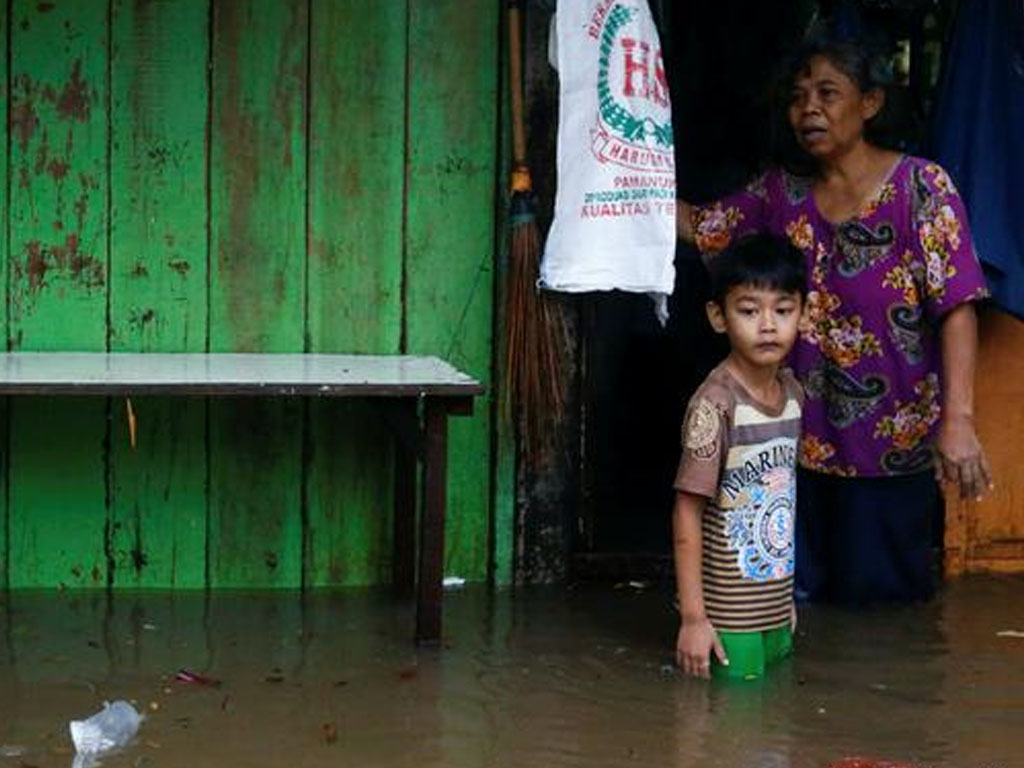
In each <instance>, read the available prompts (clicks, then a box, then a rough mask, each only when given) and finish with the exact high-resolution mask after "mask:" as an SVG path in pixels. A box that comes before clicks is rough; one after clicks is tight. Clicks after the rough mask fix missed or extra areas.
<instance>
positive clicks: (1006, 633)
mask: <svg viewBox="0 0 1024 768" xmlns="http://www.w3.org/2000/svg"><path fill="white" fill-rule="evenodd" d="M996 637H1022V638H1024V632H1022V631H1021V630H1019V629H1004V630H1003V631H1001V632H996Z"/></svg>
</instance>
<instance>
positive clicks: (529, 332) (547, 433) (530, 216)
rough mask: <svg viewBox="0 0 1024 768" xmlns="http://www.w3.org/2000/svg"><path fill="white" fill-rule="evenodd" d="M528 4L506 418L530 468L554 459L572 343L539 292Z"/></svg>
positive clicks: (508, 301) (516, 83) (514, 69)
mask: <svg viewBox="0 0 1024 768" xmlns="http://www.w3.org/2000/svg"><path fill="white" fill-rule="evenodd" d="M521 23H522V3H521V0H510V2H509V4H508V34H509V79H510V81H511V82H510V86H509V93H510V97H511V107H512V109H511V112H512V114H511V118H512V160H513V163H512V178H511V199H510V213H509V224H510V227H511V243H510V248H509V260H510V262H511V263H510V268H509V278H508V288H507V291H506V296H505V392H504V395H505V397H504V407H505V412H506V414H515V415H516V416H517V417H518V426H519V436H520V445H521V446H522V449H523V451H524V453H525V456H526V460H527V463H528V464H529V465H530V466H536V465H537V464H538V463H539V461H540V460H541V459H542V458H544V457H546V455H547V450H546V447H547V446H548V445H549V444H550V442H551V437H552V436H553V427H554V426H555V425H556V424H558V423H559V422H560V421H561V419H562V416H563V415H564V411H565V402H564V399H563V398H564V392H565V389H564V370H563V367H562V365H561V359H560V352H561V343H562V338H563V336H564V328H563V323H562V316H561V313H560V312H559V311H558V308H557V307H555V306H552V304H551V302H550V301H548V300H547V299H546V297H545V296H544V295H543V294H542V293H541V291H540V289H539V288H538V286H537V279H538V274H539V262H540V232H539V231H538V227H537V215H536V210H535V209H536V196H535V195H534V193H533V182H532V180H531V178H530V169H529V166H528V165H527V162H526V128H525V123H524V119H523V60H522V55H523V54H522V36H521Z"/></svg>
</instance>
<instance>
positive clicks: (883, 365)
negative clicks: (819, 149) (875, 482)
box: [693, 156, 988, 477]
mask: <svg viewBox="0 0 1024 768" xmlns="http://www.w3.org/2000/svg"><path fill="white" fill-rule="evenodd" d="M693 224H694V233H695V236H696V243H697V247H698V248H699V249H700V250H701V251H703V252H705V253H710V252H714V251H718V250H721V249H722V248H724V247H726V246H727V245H728V244H729V243H730V241H731V240H732V239H733V238H736V237H741V236H742V235H744V234H749V233H751V232H754V231H763V230H767V231H769V232H772V233H775V234H779V235H785V236H788V237H789V239H790V240H791V241H792V242H793V243H794V244H795V245H796V246H797V247H798V248H800V250H802V251H803V252H804V253H805V254H806V255H807V265H808V279H809V285H808V289H809V290H808V311H809V319H810V323H809V324H808V325H809V329H808V330H807V331H804V332H802V333H801V335H800V339H799V340H798V341H797V344H796V347H795V348H794V350H793V353H792V363H793V368H794V370H795V372H796V374H797V376H798V377H799V379H800V381H801V383H802V384H803V385H804V388H805V389H806V392H807V402H806V406H805V408H804V420H803V437H802V439H801V449H800V461H801V464H802V465H803V466H805V467H807V468H809V469H813V470H817V471H820V472H828V473H832V474H837V475H844V476H849V477H853V476H863V477H878V476H886V475H899V474H909V473H911V472H918V471H922V470H925V469H928V468H929V467H930V466H931V463H932V453H931V443H932V438H933V437H934V432H935V429H936V426H937V424H938V421H939V412H940V403H941V399H940V394H939V384H940V380H941V360H940V349H941V345H940V339H939V332H938V331H939V320H940V318H942V317H943V315H945V314H946V313H947V312H949V311H950V310H951V309H953V308H954V307H956V306H958V305H960V304H962V303H964V302H968V301H975V300H977V299H981V298H984V297H985V296H987V295H988V289H987V288H986V286H985V279H984V276H983V275H982V271H981V267H980V266H979V264H978V257H977V255H976V254H975V251H974V246H973V244H972V242H971V236H970V231H969V228H968V223H967V214H966V211H965V210H964V206H963V203H962V201H961V199H960V196H959V194H957V191H956V189H955V188H954V186H953V183H952V181H951V180H950V178H949V176H948V174H947V173H946V172H945V171H944V170H943V169H942V168H941V167H940V166H938V165H936V164H935V163H932V162H930V161H927V160H923V159H921V158H917V157H911V156H904V157H903V158H901V159H900V161H899V162H898V163H897V164H896V166H895V168H894V169H893V171H892V172H891V173H890V174H889V177H888V178H887V180H886V181H885V183H883V184H882V185H881V186H880V188H879V190H878V192H877V193H876V194H875V196H874V197H873V199H871V200H870V202H869V203H868V204H867V205H866V207H865V209H864V210H863V211H862V212H861V213H860V214H859V215H857V216H855V217H853V218H851V219H849V220H847V221H843V222H841V223H832V222H830V221H828V220H827V219H826V218H825V217H824V216H823V215H822V214H821V213H820V212H819V210H818V207H817V205H816V204H815V202H814V198H813V196H812V195H811V181H810V180H809V179H804V178H801V177H797V176H793V175H791V174H789V173H786V172H785V171H781V170H772V171H769V172H768V173H766V174H764V175H763V176H761V177H760V178H758V179H757V180H755V181H754V182H753V183H751V184H750V185H748V186H747V187H746V188H744V189H742V190H740V191H739V192H736V193H734V194H732V195H729V196H728V197H726V198H725V199H723V200H719V201H717V202H714V203H710V204H708V205H703V206H698V207H696V208H695V209H694V214H693Z"/></svg>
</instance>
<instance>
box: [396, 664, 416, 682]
mask: <svg viewBox="0 0 1024 768" xmlns="http://www.w3.org/2000/svg"><path fill="white" fill-rule="evenodd" d="M414 677H416V667H406V668H405V669H403V670H400V671H399V673H398V678H399V679H400V680H412V679H413V678H414Z"/></svg>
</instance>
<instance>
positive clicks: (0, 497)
mask: <svg viewBox="0 0 1024 768" xmlns="http://www.w3.org/2000/svg"><path fill="white" fill-rule="evenodd" d="M8 34H10V25H9V24H8V16H7V14H6V13H0V41H3V42H4V44H5V45H6V43H7V41H8ZM0 82H2V83H7V82H8V79H7V56H3V57H2V60H0ZM10 106H11V105H10V99H9V98H8V99H6V100H5V113H6V114H5V117H6V120H5V125H7V126H8V133H7V134H6V135H8V136H9V135H10V125H11V113H10V112H11V110H10ZM8 144H9V142H8ZM5 150H6V146H5ZM7 159H8V153H7V152H6V151H3V152H0V231H2V232H3V253H4V265H6V264H7V263H8V261H10V237H9V235H10V218H9V215H8V214H9V211H10V208H9V206H8V205H7V188H8V184H9V183H10V177H9V175H8V165H7ZM0 296H3V297H4V298H5V299H6V297H7V269H6V266H5V267H4V268H2V269H0ZM0 332H2V333H3V336H2V337H0V338H3V339H5V340H6V339H7V309H6V306H5V307H4V309H3V310H2V311H0ZM4 348H5V349H6V344H5V345H4ZM7 406H8V399H7V398H6V397H0V450H2V451H3V455H0V590H2V589H5V588H6V587H7V565H8V551H9V548H8V517H7V469H8V467H7V460H8V456H10V450H9V448H10V445H9V443H8V434H7ZM0 610H2V606H0ZM0 657H2V653H0Z"/></svg>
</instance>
